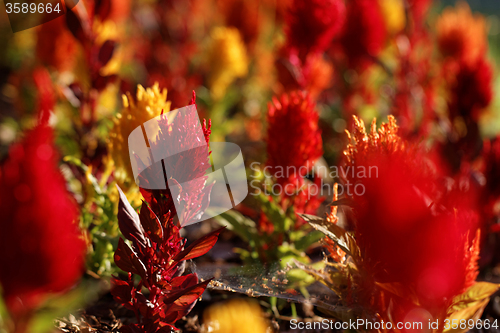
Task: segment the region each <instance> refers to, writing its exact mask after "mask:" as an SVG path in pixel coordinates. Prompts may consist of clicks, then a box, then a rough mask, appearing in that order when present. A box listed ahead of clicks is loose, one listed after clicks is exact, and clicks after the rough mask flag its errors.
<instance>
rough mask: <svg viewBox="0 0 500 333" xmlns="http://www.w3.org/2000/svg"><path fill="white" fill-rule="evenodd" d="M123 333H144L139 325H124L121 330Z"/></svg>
mask: <svg viewBox="0 0 500 333" xmlns="http://www.w3.org/2000/svg"><path fill="white" fill-rule="evenodd" d="M120 330H121V332H122V333H144V331H143V330H142V329H141V328H139V326H138V325H137V324H129V325H124V326H122V327H121V328H120Z"/></svg>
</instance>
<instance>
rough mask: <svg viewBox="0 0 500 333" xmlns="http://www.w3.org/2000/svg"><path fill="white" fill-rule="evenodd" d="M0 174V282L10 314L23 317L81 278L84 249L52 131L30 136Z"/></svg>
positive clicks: (37, 130) (40, 130)
mask: <svg viewBox="0 0 500 333" xmlns="http://www.w3.org/2000/svg"><path fill="white" fill-rule="evenodd" d="M0 176H1V177H0V210H1V211H2V219H1V221H0V226H1V231H0V253H2V255H1V256H0V267H2V269H1V270H0V283H1V285H2V288H3V293H4V297H5V300H6V303H7V306H8V307H9V309H10V310H11V312H12V313H13V314H16V313H18V314H22V313H26V312H27V311H29V310H30V309H33V308H35V307H36V306H37V305H38V303H39V301H41V298H42V296H44V295H45V294H47V293H51V292H60V291H63V290H64V289H67V288H69V287H71V286H72V285H73V284H74V283H75V282H76V281H77V280H78V278H79V277H80V275H81V274H82V273H83V255H84V249H85V248H84V243H83V241H82V239H81V238H80V231H79V230H78V227H77V225H76V223H75V222H76V220H77V219H78V209H77V206H76V204H75V202H74V201H73V198H71V196H70V195H69V194H68V192H67V190H66V184H65V181H64V178H63V177H62V175H61V173H60V172H59V169H58V166H57V154H56V148H55V147H54V145H53V143H52V129H51V128H50V127H48V126H46V125H38V126H37V127H35V128H34V129H33V130H31V131H29V132H27V133H26V136H25V137H24V139H23V140H22V141H21V142H20V143H18V144H15V145H14V146H13V147H12V148H11V149H10V152H9V158H8V159H7V161H6V162H5V164H4V165H3V168H2V173H1V175H0Z"/></svg>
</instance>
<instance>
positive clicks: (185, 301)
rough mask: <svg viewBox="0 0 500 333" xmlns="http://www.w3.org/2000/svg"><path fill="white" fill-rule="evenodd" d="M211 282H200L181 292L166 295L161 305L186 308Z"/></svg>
mask: <svg viewBox="0 0 500 333" xmlns="http://www.w3.org/2000/svg"><path fill="white" fill-rule="evenodd" d="M210 281H212V279H210V280H207V281H203V282H200V283H198V284H195V285H194V286H191V287H187V288H185V289H182V290H178V291H174V292H171V293H168V294H167V295H168V296H166V297H164V298H163V299H162V301H163V303H165V304H167V305H168V304H171V303H174V304H175V305H177V306H178V307H186V306H189V305H191V303H193V302H194V301H195V300H196V299H198V297H200V296H201V294H203V292H204V291H205V289H206V288H207V285H208V284H209V283H210Z"/></svg>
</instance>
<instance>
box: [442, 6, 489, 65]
mask: <svg viewBox="0 0 500 333" xmlns="http://www.w3.org/2000/svg"><path fill="white" fill-rule="evenodd" d="M436 27H437V42H438V46H439V50H440V51H441V53H442V54H443V55H444V56H446V57H450V58H453V59H454V60H459V61H463V62H465V63H466V64H469V65H471V64H473V63H475V62H476V61H477V60H478V59H479V58H481V57H483V56H484V54H485V52H486V49H487V45H488V41H487V36H486V22H485V19H484V17H483V16H481V15H478V14H476V15H473V14H472V12H471V10H470V7H469V5H468V4H467V3H466V2H459V3H458V4H457V6H456V7H455V8H446V9H445V10H444V11H443V14H442V15H441V16H440V17H439V19H438V21H437V23H436Z"/></svg>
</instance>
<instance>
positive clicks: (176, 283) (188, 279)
mask: <svg viewBox="0 0 500 333" xmlns="http://www.w3.org/2000/svg"><path fill="white" fill-rule="evenodd" d="M197 283H198V275H196V274H195V273H194V274H188V275H183V276H178V277H176V278H173V279H172V280H171V281H170V286H171V287H172V289H184V288H187V287H189V286H192V285H195V284H197Z"/></svg>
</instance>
